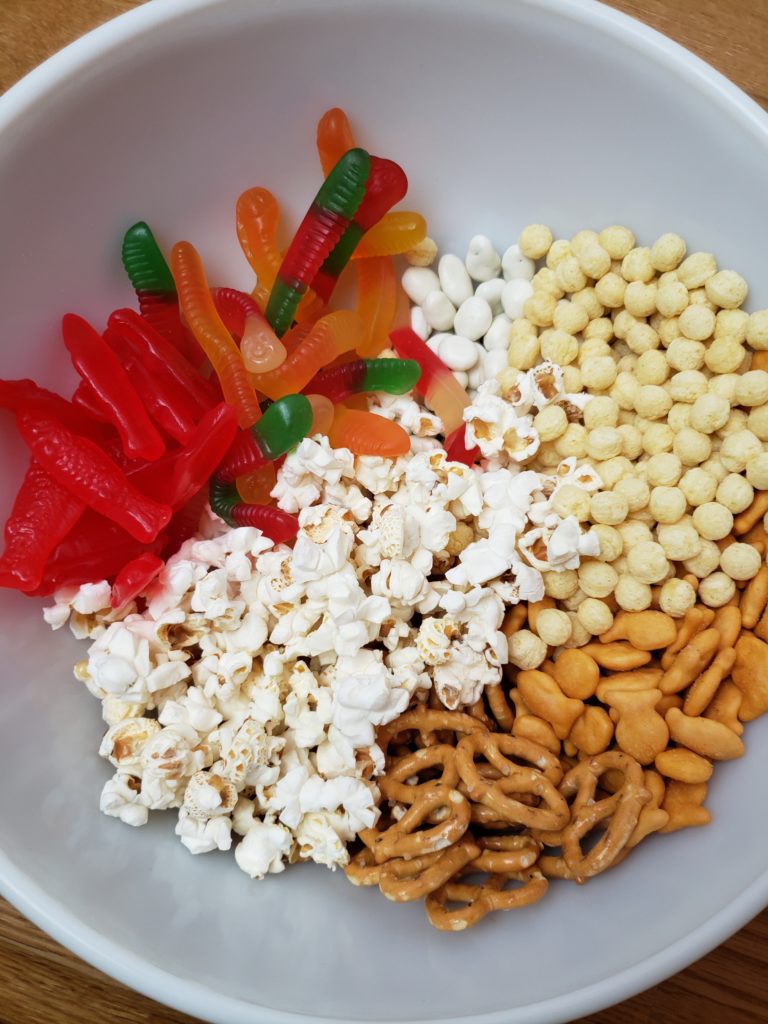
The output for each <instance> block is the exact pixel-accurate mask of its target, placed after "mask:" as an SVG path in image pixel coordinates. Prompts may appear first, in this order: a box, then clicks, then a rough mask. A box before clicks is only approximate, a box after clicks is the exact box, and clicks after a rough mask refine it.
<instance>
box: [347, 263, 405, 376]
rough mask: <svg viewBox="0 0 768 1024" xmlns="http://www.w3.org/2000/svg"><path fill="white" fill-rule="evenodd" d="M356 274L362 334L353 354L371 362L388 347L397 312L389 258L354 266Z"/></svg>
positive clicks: (358, 311) (395, 291) (393, 279)
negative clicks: (355, 353) (355, 352)
mask: <svg viewBox="0 0 768 1024" xmlns="http://www.w3.org/2000/svg"><path fill="white" fill-rule="evenodd" d="M355 270H356V272H357V309H356V311H357V315H358V316H359V318H360V324H361V327H362V334H361V337H360V341H359V343H358V345H357V351H358V354H359V355H360V356H362V358H363V359H372V358H373V357H375V356H377V355H378V354H379V353H380V352H381V351H382V350H383V349H385V348H386V347H387V346H388V344H389V332H390V331H391V330H392V327H393V321H394V319H395V311H396V309H397V278H396V277H395V268H394V265H393V263H392V260H391V258H390V257H389V256H372V257H371V258H370V259H368V260H361V261H360V262H359V263H357V264H355Z"/></svg>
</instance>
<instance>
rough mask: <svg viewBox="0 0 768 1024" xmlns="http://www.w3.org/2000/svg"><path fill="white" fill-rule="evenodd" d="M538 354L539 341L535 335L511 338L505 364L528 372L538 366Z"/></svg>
mask: <svg viewBox="0 0 768 1024" xmlns="http://www.w3.org/2000/svg"><path fill="white" fill-rule="evenodd" d="M515 323H517V321H515ZM515 323H513V324H512V326H513V327H514V326H515ZM539 354H540V349H539V339H538V338H537V337H536V336H535V335H534V336H530V335H529V336H527V337H519V338H512V340H511V341H510V345H509V348H508V349H507V363H508V364H509V366H513V367H515V369H517V370H530V369H531V368H532V367H534V366H536V365H537V364H538V362H539Z"/></svg>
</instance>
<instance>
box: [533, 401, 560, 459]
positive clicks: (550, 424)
mask: <svg viewBox="0 0 768 1024" xmlns="http://www.w3.org/2000/svg"><path fill="white" fill-rule="evenodd" d="M533 426H534V429H535V430H536V432H537V433H538V435H539V437H540V438H541V440H542V441H554V440H555V438H557V437H560V435H561V434H564V433H565V430H566V428H567V426H568V417H567V416H566V415H565V410H564V409H563V407H562V406H560V405H545V406H544V408H543V409H542V410H541V411H540V412H538V413H537V414H536V416H534V419H533ZM558 461H559V460H558Z"/></svg>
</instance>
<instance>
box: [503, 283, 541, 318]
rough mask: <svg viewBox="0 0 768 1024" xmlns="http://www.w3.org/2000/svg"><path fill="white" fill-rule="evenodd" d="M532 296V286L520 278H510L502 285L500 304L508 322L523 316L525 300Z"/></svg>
mask: <svg viewBox="0 0 768 1024" xmlns="http://www.w3.org/2000/svg"><path fill="white" fill-rule="evenodd" d="M532 295H533V285H532V284H531V282H530V281H528V280H526V279H525V278H522V277H515V278H512V279H511V280H510V281H507V283H506V284H505V285H504V290H503V291H502V293H501V304H502V306H503V307H504V312H505V313H506V314H507V316H508V317H509V319H510V320H517V319H519V318H520V317H521V316H522V315H523V307H524V306H525V302H526V299H530V297H531V296H532Z"/></svg>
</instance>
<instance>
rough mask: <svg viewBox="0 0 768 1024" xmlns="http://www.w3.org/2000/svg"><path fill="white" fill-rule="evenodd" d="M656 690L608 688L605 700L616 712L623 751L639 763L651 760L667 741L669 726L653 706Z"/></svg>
mask: <svg viewBox="0 0 768 1024" xmlns="http://www.w3.org/2000/svg"><path fill="white" fill-rule="evenodd" d="M660 698H661V692H660V691H659V690H656V689H653V690H620V689H611V690H609V691H608V692H607V694H606V701H607V703H608V704H609V706H610V708H611V709H612V710H613V711H616V712H617V715H618V722H617V724H616V742H617V744H618V746H619V747H620V749H621V750H623V751H624V753H625V754H629V755H630V757H634V759H635V760H636V761H639V762H640V764H643V765H647V764H651V763H652V762H653V761H654V759H655V758H656V756H657V755H658V754H660V753H661V751H662V750H666V747H667V744H668V742H669V729H668V727H667V724H666V722H665V721H664V718H663V717H662V716H661V715H660V714H659V713H658V712H657V711H656V710H655V708H656V704H657V703H658V701H659V700H660Z"/></svg>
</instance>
